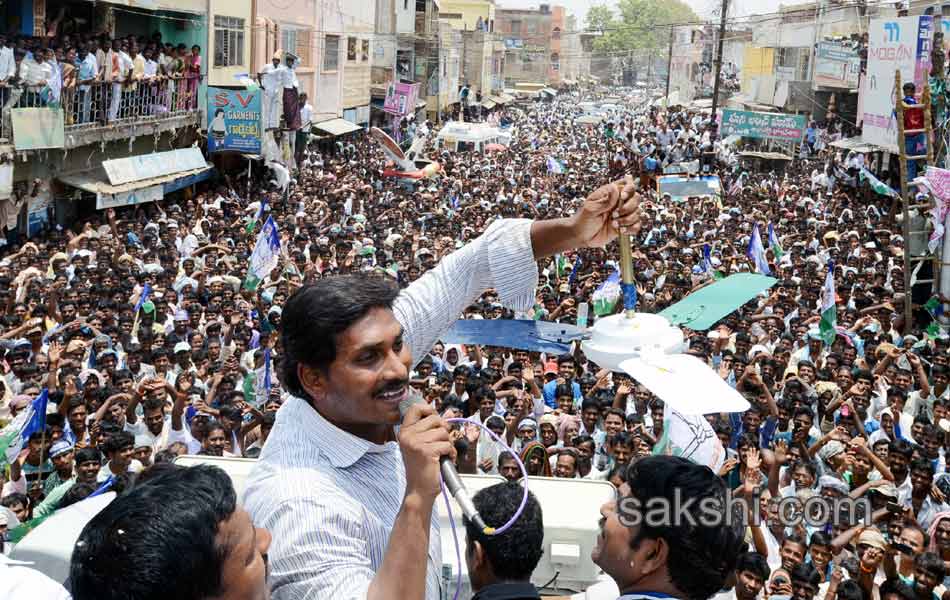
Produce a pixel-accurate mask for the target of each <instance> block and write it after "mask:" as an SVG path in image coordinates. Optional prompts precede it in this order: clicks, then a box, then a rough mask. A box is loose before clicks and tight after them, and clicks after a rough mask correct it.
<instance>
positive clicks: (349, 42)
mask: <svg viewBox="0 0 950 600" xmlns="http://www.w3.org/2000/svg"><path fill="white" fill-rule="evenodd" d="M358 42H359V40H357V39H356V38H355V37H350V38H346V60H356V46H357V43H358Z"/></svg>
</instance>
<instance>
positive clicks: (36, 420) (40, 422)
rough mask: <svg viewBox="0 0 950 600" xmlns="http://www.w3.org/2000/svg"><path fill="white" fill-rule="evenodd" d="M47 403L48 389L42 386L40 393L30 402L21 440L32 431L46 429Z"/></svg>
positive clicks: (31, 433)
mask: <svg viewBox="0 0 950 600" xmlns="http://www.w3.org/2000/svg"><path fill="white" fill-rule="evenodd" d="M48 403H49V390H47V389H46V388H43V391H42V392H40V395H39V396H37V397H36V399H35V400H33V403H32V404H30V408H29V410H30V413H31V414H30V419H29V421H27V423H26V427H24V428H23V440H24V441H26V440H28V439H30V436H31V435H33V434H34V433H37V432H40V431H43V430H44V429H46V405H47V404H48Z"/></svg>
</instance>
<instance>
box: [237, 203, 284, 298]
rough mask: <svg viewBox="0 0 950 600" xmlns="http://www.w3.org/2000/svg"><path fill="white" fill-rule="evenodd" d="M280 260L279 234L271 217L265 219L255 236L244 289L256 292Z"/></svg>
mask: <svg viewBox="0 0 950 600" xmlns="http://www.w3.org/2000/svg"><path fill="white" fill-rule="evenodd" d="M279 260H280V234H279V233H278V232H277V224H276V223H274V218H273V217H267V221H266V222H265V223H264V226H263V227H261V231H260V233H258V234H257V243H255V244H254V251H253V252H251V258H250V264H249V265H248V268H247V277H246V278H245V279H244V288H245V289H248V290H256V289H257V286H258V285H259V284H260V282H261V280H263V279H264V278H265V277H267V276H268V275H270V272H271V271H273V270H274V267H276V266H277V262H278V261H279Z"/></svg>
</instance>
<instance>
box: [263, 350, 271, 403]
mask: <svg viewBox="0 0 950 600" xmlns="http://www.w3.org/2000/svg"><path fill="white" fill-rule="evenodd" d="M270 388H271V381H270V348H265V349H264V389H265V390H267V393H268V394H270ZM266 401H267V400H266V399H265V402H266Z"/></svg>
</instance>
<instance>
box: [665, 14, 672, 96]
mask: <svg viewBox="0 0 950 600" xmlns="http://www.w3.org/2000/svg"><path fill="white" fill-rule="evenodd" d="M672 71H673V26H672V25H670V50H669V53H668V54H667V56H666V94H665V96H664V97H665V98H666V106H667V108H669V105H670V73H671V72H672Z"/></svg>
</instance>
